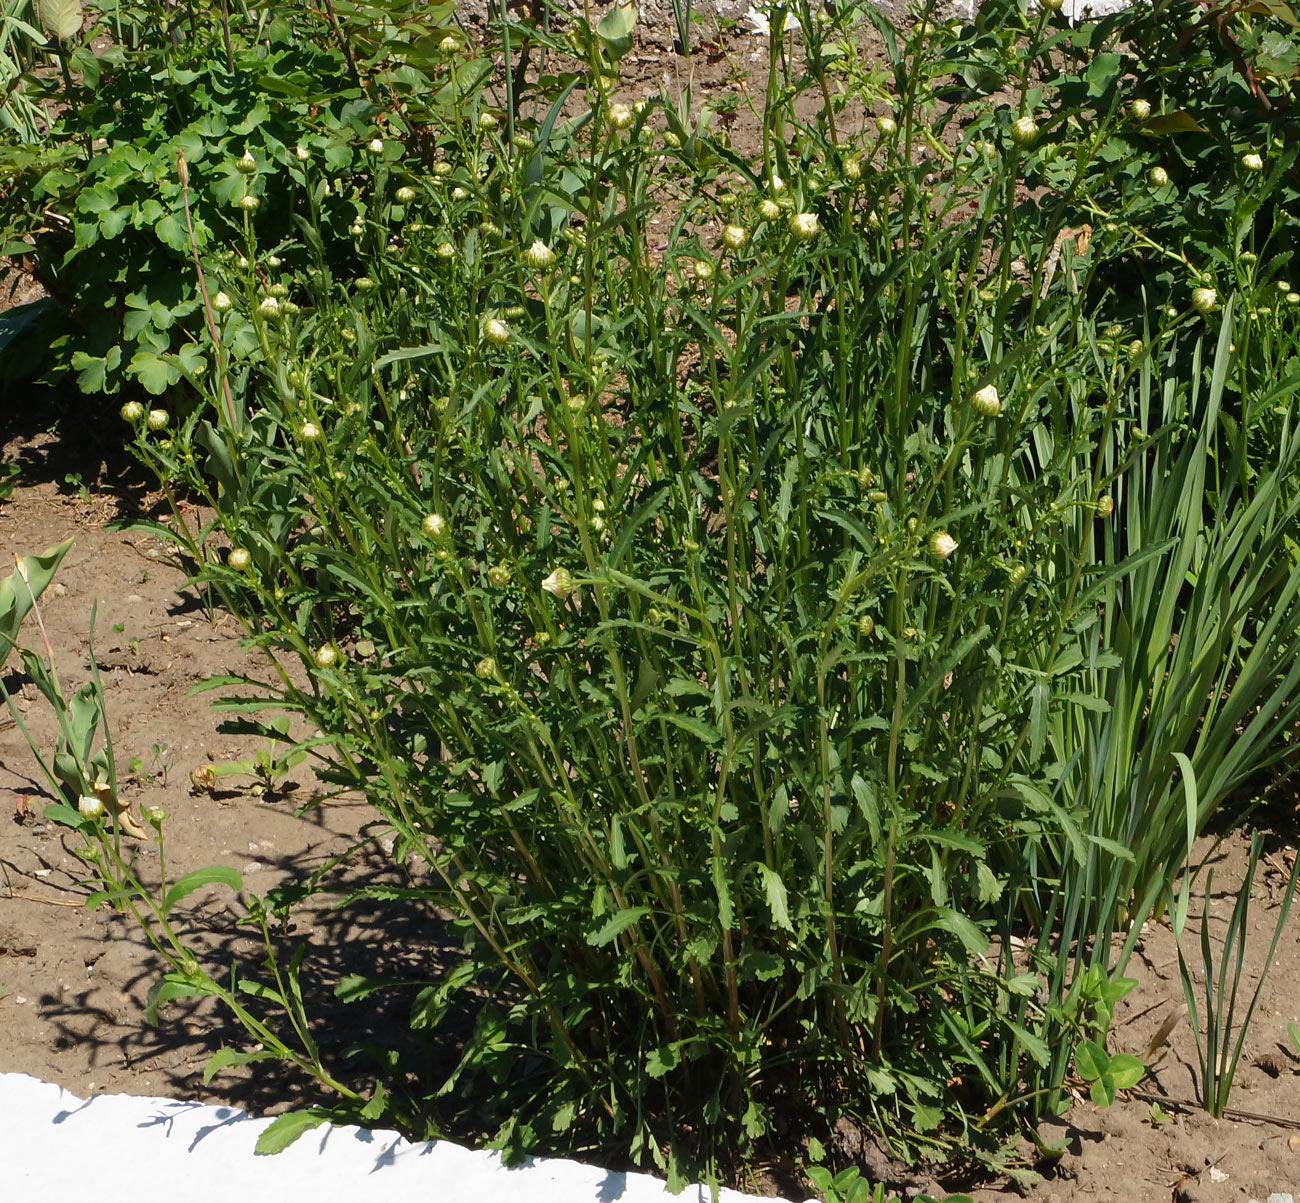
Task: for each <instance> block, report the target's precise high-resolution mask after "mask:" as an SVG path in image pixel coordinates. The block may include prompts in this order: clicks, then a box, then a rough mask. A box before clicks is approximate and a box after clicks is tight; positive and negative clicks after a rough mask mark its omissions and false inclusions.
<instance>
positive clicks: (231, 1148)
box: [0, 1074, 785, 1203]
mask: <svg viewBox="0 0 1300 1203" xmlns="http://www.w3.org/2000/svg"><path fill="white" fill-rule="evenodd" d="M270 1122H271V1121H270V1120H269V1119H258V1118H255V1117H254V1116H251V1115H249V1114H248V1113H247V1112H245V1111H238V1110H236V1109H235V1108H233V1107H213V1106H210V1105H207V1104H203V1103H195V1102H187V1101H184V1100H178V1099H162V1098H139V1097H136V1096H134V1095H125V1094H95V1095H92V1096H91V1097H90V1098H89V1099H80V1098H77V1096H76V1095H74V1094H72V1093H70V1092H69V1091H67V1090H64V1089H63V1088H62V1087H61V1086H52V1085H51V1084H50V1083H48V1082H42V1081H40V1080H39V1079H37V1078H32V1077H28V1076H27V1075H26V1074H0V1196H2V1197H3V1198H5V1199H10V1200H14V1201H15V1203H17V1200H20V1199H49V1200H56V1199H73V1200H94V1201H95V1203H166V1201H167V1200H170V1199H176V1200H184V1201H185V1203H244V1201H248V1200H268V1201H269V1200H274V1201H276V1203H299V1201H301V1203H370V1201H371V1200H374V1201H377V1203H378V1201H382V1203H416V1201H417V1200H418V1201H419V1203H666V1201H667V1200H668V1199H671V1198H673V1196H670V1195H669V1194H668V1191H667V1187H666V1186H665V1184H664V1183H663V1182H662V1181H661V1180H660V1179H658V1178H654V1177H652V1176H651V1175H649V1174H624V1173H616V1172H613V1171H609V1170H601V1169H596V1168H594V1167H592V1166H587V1165H583V1164H581V1163H580V1162H577V1161H564V1160H558V1159H554V1160H552V1159H530V1160H529V1161H528V1162H527V1163H526V1164H524V1165H522V1166H520V1167H518V1168H516V1169H507V1168H506V1167H505V1166H503V1165H502V1164H501V1158H500V1157H499V1156H498V1154H496V1153H477V1152H474V1151H472V1150H470V1149H466V1148H462V1147H461V1146H460V1145H456V1144H453V1143H451V1142H450V1141H445V1140H444V1141H427V1142H423V1143H419V1144H412V1143H411V1142H410V1141H408V1140H405V1139H404V1138H403V1137H401V1136H399V1135H398V1134H397V1133H396V1132H388V1131H373V1132H371V1131H367V1130H366V1129H364V1128H354V1127H350V1126H338V1127H336V1126H333V1125H323V1126H322V1127H320V1128H316V1129H314V1130H313V1131H310V1132H308V1133H307V1134H306V1135H305V1136H303V1137H301V1138H300V1139H299V1140H298V1141H297V1142H296V1143H294V1144H293V1145H291V1146H290V1147H289V1148H288V1149H286V1150H285V1151H284V1152H282V1153H277V1154H275V1155H273V1156H270V1157H256V1156H254V1154H253V1145H254V1143H255V1142H256V1140H257V1137H258V1134H259V1133H260V1132H261V1131H262V1129H263V1128H265V1127H266V1126H267V1124H269V1123H270ZM676 1198H677V1199H678V1200H680V1201H681V1203H709V1199H710V1195H709V1190H708V1188H707V1187H702V1186H694V1187H690V1188H689V1189H688V1190H686V1191H685V1192H684V1193H683V1194H681V1195H678V1196H676ZM719 1203H757V1200H755V1199H754V1198H753V1197H752V1196H749V1195H743V1194H741V1193H740V1192H739V1191H733V1190H723V1191H721V1192H720V1197H719ZM762 1203H785V1200H780V1199H765V1200H762Z"/></svg>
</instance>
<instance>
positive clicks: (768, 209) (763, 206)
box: [758, 197, 781, 221]
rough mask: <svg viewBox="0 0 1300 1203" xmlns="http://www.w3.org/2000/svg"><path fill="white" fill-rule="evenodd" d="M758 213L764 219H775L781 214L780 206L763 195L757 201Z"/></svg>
mask: <svg viewBox="0 0 1300 1203" xmlns="http://www.w3.org/2000/svg"><path fill="white" fill-rule="evenodd" d="M758 215H759V217H761V218H762V219H763V220H764V221H775V220H776V219H777V218H778V217H780V216H781V206H780V205H778V204H777V203H776V201H774V200H771V199H770V198H768V197H764V198H763V200H762V201H760V202H759V206H758Z"/></svg>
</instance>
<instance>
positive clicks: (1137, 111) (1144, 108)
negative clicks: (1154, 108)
mask: <svg viewBox="0 0 1300 1203" xmlns="http://www.w3.org/2000/svg"><path fill="white" fill-rule="evenodd" d="M1128 112H1129V116H1130V117H1132V118H1133V120H1134V121H1145V120H1146V119H1147V118H1148V117H1150V116H1151V102H1150V101H1149V100H1142V99H1141V98H1139V99H1137V100H1130V101H1129V106H1128Z"/></svg>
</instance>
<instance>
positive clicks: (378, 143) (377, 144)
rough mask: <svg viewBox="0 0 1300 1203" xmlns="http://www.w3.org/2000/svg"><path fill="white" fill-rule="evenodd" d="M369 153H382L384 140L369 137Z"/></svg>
mask: <svg viewBox="0 0 1300 1203" xmlns="http://www.w3.org/2000/svg"><path fill="white" fill-rule="evenodd" d="M370 153H371V154H372V155H382V154H383V153H384V140H383V139H382V138H371V139H370Z"/></svg>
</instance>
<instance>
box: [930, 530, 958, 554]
mask: <svg viewBox="0 0 1300 1203" xmlns="http://www.w3.org/2000/svg"><path fill="white" fill-rule="evenodd" d="M956 550H957V540H956V539H954V538H953V537H952V536H951V535H950V534H949V533H948V532H947V531H946V530H937V531H935V532H934V534H932V535H931V536H930V554H931V555H932V556H934V557H935V558H936V559H940V560H946V559H947V558H948V557H949V556H950V555H952V553H953V552H954V551H956Z"/></svg>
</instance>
